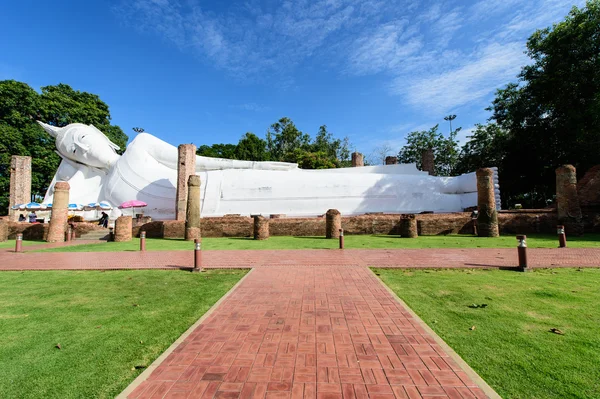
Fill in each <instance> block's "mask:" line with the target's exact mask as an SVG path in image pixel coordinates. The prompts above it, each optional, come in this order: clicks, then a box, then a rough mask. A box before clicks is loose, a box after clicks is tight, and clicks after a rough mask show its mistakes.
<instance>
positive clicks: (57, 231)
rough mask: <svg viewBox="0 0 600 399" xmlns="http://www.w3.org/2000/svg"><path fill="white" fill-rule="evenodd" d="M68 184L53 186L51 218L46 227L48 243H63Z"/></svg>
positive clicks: (58, 183) (60, 182) (67, 203)
mask: <svg viewBox="0 0 600 399" xmlns="http://www.w3.org/2000/svg"><path fill="white" fill-rule="evenodd" d="M70 188H71V187H70V186H69V183H67V182H66V181H59V182H56V184H54V198H53V200H52V216H51V218H50V225H49V226H48V237H46V241H48V242H64V241H65V232H66V231H67V219H68V207H69V190H70Z"/></svg>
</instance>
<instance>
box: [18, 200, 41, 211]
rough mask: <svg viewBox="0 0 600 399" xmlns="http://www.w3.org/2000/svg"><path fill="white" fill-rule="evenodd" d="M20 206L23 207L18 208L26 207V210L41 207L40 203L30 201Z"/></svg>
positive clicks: (37, 209)
mask: <svg viewBox="0 0 600 399" xmlns="http://www.w3.org/2000/svg"><path fill="white" fill-rule="evenodd" d="M21 206H23V208H20V209H27V210H28V211H39V210H40V209H42V204H40V203H37V202H30V203H28V204H24V205H21Z"/></svg>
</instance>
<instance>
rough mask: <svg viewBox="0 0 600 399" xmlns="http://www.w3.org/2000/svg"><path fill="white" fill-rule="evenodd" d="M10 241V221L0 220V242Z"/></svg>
mask: <svg viewBox="0 0 600 399" xmlns="http://www.w3.org/2000/svg"><path fill="white" fill-rule="evenodd" d="M6 240H8V220H6V219H3V218H0V242H5V241H6Z"/></svg>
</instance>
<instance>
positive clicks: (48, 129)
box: [36, 121, 60, 138]
mask: <svg viewBox="0 0 600 399" xmlns="http://www.w3.org/2000/svg"><path fill="white" fill-rule="evenodd" d="M36 122H37V123H39V125H40V126H41V127H43V128H44V130H45V131H46V132H47V133H48V134H49V135H50V136H52V137H54V138H56V136H58V131H59V130H60V128H59V127H56V126H51V125H48V124H46V123H44V122H40V121H36Z"/></svg>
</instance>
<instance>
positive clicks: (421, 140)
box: [398, 125, 461, 176]
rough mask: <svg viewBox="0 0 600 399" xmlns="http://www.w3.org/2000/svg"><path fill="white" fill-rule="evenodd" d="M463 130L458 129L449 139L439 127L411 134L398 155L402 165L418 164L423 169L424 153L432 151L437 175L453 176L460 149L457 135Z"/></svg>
mask: <svg viewBox="0 0 600 399" xmlns="http://www.w3.org/2000/svg"><path fill="white" fill-rule="evenodd" d="M460 130H461V128H460V127H459V128H457V129H455V130H454V131H452V133H450V134H449V135H448V137H444V135H443V134H442V133H441V132H440V131H439V125H435V126H434V127H432V128H431V129H429V130H421V131H415V132H411V133H409V134H408V135H407V136H406V144H405V145H404V147H402V148H401V149H400V152H399V153H398V161H399V162H400V163H416V164H417V167H418V168H419V169H420V168H421V156H422V153H423V151H425V150H428V149H432V150H433V154H434V157H435V173H436V175H438V176H453V175H454V174H456V166H457V163H458V158H459V147H458V142H457V141H456V134H457V133H458V132H459V131H460Z"/></svg>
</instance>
